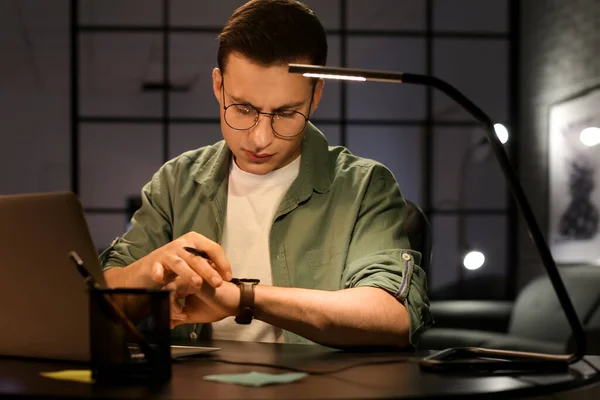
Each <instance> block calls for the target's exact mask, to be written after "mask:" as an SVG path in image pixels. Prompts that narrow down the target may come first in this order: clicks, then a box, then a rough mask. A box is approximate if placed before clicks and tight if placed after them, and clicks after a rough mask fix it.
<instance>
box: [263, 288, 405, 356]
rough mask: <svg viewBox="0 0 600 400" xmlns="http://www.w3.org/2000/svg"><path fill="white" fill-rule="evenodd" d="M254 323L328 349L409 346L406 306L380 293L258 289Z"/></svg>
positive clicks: (365, 289) (377, 291) (360, 289)
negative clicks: (291, 333) (274, 328)
mask: <svg viewBox="0 0 600 400" xmlns="http://www.w3.org/2000/svg"><path fill="white" fill-rule="evenodd" d="M254 308H255V316H256V318H257V319H259V320H262V321H264V322H267V323H269V324H272V325H275V326H278V327H280V328H282V329H285V330H288V331H291V332H294V333H296V334H298V335H300V336H303V337H305V338H307V339H309V340H312V341H313V342H316V343H319V344H323V345H327V346H332V347H352V346H398V347H404V346H407V345H408V337H409V319H408V312H407V310H406V308H405V307H404V305H403V304H402V303H400V302H399V301H398V300H396V299H395V298H394V297H393V296H391V295H390V294H388V293H387V292H385V291H384V290H382V289H378V288H374V287H358V288H353V289H345V290H339V291H323V290H312V289H299V288H281V287H275V286H260V285H258V286H257V287H256V292H255V306H254Z"/></svg>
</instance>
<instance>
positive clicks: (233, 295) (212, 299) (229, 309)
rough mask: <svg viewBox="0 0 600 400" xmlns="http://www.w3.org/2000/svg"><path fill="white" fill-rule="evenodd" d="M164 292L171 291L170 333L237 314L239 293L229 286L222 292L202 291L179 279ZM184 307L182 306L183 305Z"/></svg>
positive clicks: (203, 288) (202, 288)
mask: <svg viewBox="0 0 600 400" xmlns="http://www.w3.org/2000/svg"><path fill="white" fill-rule="evenodd" d="M164 289H167V290H171V296H170V297H171V329H172V328H174V327H176V326H177V325H181V324H194V323H209V322H216V321H220V320H222V319H224V318H226V317H230V316H235V315H237V314H238V310H239V305H240V289H239V288H238V287H237V286H236V285H234V284H233V283H230V282H224V283H223V284H222V285H221V286H220V287H219V288H214V287H212V286H210V285H207V284H202V285H201V287H200V288H197V287H195V285H192V284H190V283H189V282H188V281H186V280H184V279H182V278H181V277H177V278H176V279H175V280H174V281H173V282H171V283H169V284H167V285H166V286H165V287H164ZM182 303H183V305H182Z"/></svg>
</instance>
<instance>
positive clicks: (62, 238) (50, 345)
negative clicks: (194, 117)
mask: <svg viewBox="0 0 600 400" xmlns="http://www.w3.org/2000/svg"><path fill="white" fill-rule="evenodd" d="M70 251H76V252H77V253H78V254H79V256H80V257H81V259H82V260H83V262H84V263H85V265H86V266H87V268H88V270H89V272H90V274H91V275H92V276H93V277H94V279H95V280H96V282H98V284H100V285H101V286H104V285H106V282H105V280H104V275H103V273H102V269H101V267H100V262H99V260H98V255H97V253H96V249H95V247H94V245H93V243H92V239H91V236H90V233H89V230H88V226H87V223H86V220H85V217H84V214H83V209H82V207H81V204H80V202H79V200H78V198H77V196H76V195H75V194H73V193H69V192H52V193H38V194H19V195H0V277H1V279H0V316H1V317H2V324H1V326H0V356H17V357H30V358H42V359H53V360H65V361H82V362H89V361H90V357H91V356H90V343H89V337H90V334H89V310H88V294H87V292H86V288H85V284H84V281H83V278H82V276H81V275H80V274H79V273H78V271H77V269H76V267H75V266H74V264H73V263H72V261H71V260H70V259H69V257H68V253H69V252H70ZM216 350H219V348H216V347H188V346H172V347H171V355H172V358H178V357H180V356H189V355H196V354H203V353H208V352H213V351H216Z"/></svg>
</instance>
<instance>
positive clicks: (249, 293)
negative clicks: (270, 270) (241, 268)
mask: <svg viewBox="0 0 600 400" xmlns="http://www.w3.org/2000/svg"><path fill="white" fill-rule="evenodd" d="M231 283H233V284H234V285H237V286H238V287H239V288H240V313H239V314H238V316H237V317H235V322H237V323H238V324H242V325H248V324H250V322H252V319H253V318H254V313H253V311H252V310H253V309H254V286H256V285H258V284H259V283H260V280H259V279H245V278H242V279H240V278H232V279H231Z"/></svg>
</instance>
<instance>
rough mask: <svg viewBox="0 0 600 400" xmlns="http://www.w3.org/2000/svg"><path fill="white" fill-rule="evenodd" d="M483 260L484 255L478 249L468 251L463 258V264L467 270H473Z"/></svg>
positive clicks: (481, 263) (479, 265)
mask: <svg viewBox="0 0 600 400" xmlns="http://www.w3.org/2000/svg"><path fill="white" fill-rule="evenodd" d="M484 262H485V256H484V255H483V253H482V252H480V251H476V250H474V251H470V252H468V253H467V255H466V256H465V258H464V259H463V265H464V266H465V268H466V269H468V270H471V271H472V270H475V269H478V268H480V267H481V266H482V265H483V263H484Z"/></svg>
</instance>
